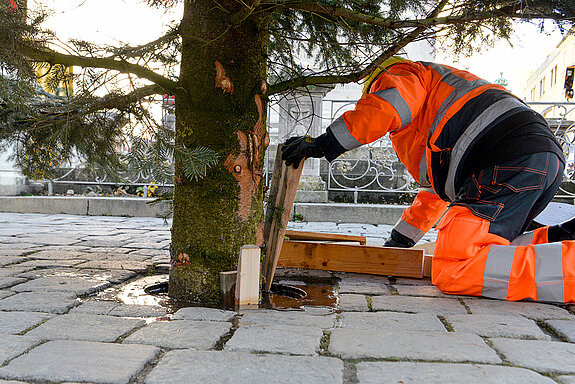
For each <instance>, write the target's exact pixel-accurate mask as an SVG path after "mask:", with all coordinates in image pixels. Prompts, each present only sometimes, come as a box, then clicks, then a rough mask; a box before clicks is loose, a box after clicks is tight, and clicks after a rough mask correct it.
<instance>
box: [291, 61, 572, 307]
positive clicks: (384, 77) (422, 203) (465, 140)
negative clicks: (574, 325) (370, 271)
mask: <svg viewBox="0 0 575 384" xmlns="http://www.w3.org/2000/svg"><path fill="white" fill-rule="evenodd" d="M388 133H389V135H390V139H391V141H392V143H393V148H394V150H395V152H396V154H397V156H398V157H399V160H400V161H401V162H402V163H403V164H404V165H405V166H406V168H407V170H408V171H409V173H410V174H411V176H412V177H413V178H414V179H415V180H416V181H417V182H418V183H419V184H420V186H421V189H420V191H419V193H418V194H417V196H416V197H415V201H414V202H413V204H412V205H411V206H410V207H409V208H407V209H406V210H405V212H404V213H403V215H402V217H401V219H400V220H399V222H398V223H397V224H396V225H395V227H394V228H393V230H392V232H391V237H390V238H389V239H388V240H387V241H386V243H385V245H386V246H395V247H411V246H413V245H414V244H415V243H416V242H417V241H419V240H420V239H421V238H422V236H423V235H424V234H425V233H426V232H427V231H428V230H430V229H431V228H432V226H433V225H435V224H436V223H437V221H438V220H439V219H440V218H441V221H440V222H439V224H437V230H438V236H437V243H436V248H435V254H434V257H433V263H432V282H433V284H435V285H436V286H437V287H438V288H439V289H440V290H441V291H443V292H444V293H449V294H460V295H473V296H485V297H490V298H498V299H506V300H522V299H532V300H536V301H552V302H575V241H571V240H574V239H575V219H573V220H571V221H568V222H566V223H562V224H561V225H554V226H549V227H544V228H540V229H537V230H535V231H533V232H529V233H524V232H525V230H526V229H527V227H528V226H529V224H530V223H531V221H532V220H533V219H534V218H535V217H536V216H537V215H538V214H539V213H540V212H541V211H542V210H543V209H544V208H545V207H546V206H547V204H548V203H549V202H550V201H551V199H552V198H553V196H554V195H555V193H556V191H557V189H558V188H559V184H560V182H561V179H562V173H563V170H564V164H565V159H564V156H563V151H562V149H561V146H560V145H559V143H558V142H557V140H556V138H555V136H554V135H553V133H552V132H551V131H550V129H549V127H548V125H547V123H546V121H545V120H544V119H543V117H542V116H541V115H539V114H538V113H536V112H534V111H533V110H531V109H530V108H529V107H528V106H527V105H525V104H524V103H523V102H522V101H521V100H519V99H518V98H516V97H515V96H513V95H512V94H510V93H509V92H507V91H506V90H505V88H503V87H501V86H499V85H495V84H490V83H488V82H487V81H485V80H482V79H480V78H478V77H477V76H475V75H473V74H471V73H469V72H466V71H463V70H458V69H455V68H452V67H449V66H446V65H441V64H436V63H428V62H412V61H408V60H404V59H401V58H398V57H393V58H391V59H389V60H387V61H386V62H385V63H384V64H383V65H382V66H381V67H380V68H379V69H378V70H376V71H375V72H374V73H373V74H372V75H371V76H370V77H369V78H368V81H367V82H366V87H365V92H364V96H363V97H362V98H361V99H360V100H359V101H358V103H357V105H356V107H355V109H354V110H352V111H348V112H346V113H344V114H343V115H342V116H341V117H339V118H338V119H336V120H335V121H334V122H333V123H332V124H331V125H330V126H329V127H328V128H327V131H326V133H325V134H323V135H320V136H319V137H317V138H312V137H309V136H303V137H292V138H290V139H288V140H287V141H286V143H285V144H284V146H283V147H282V151H283V153H282V157H283V159H284V160H285V161H286V164H287V165H292V164H293V165H294V166H296V167H297V165H298V164H299V163H300V161H301V159H303V158H306V157H325V158H326V159H327V160H329V161H332V160H333V159H335V158H336V157H338V156H339V155H340V154H342V153H344V152H345V151H349V150H351V149H354V148H357V147H359V146H361V145H363V144H368V143H371V142H373V141H375V140H377V139H379V138H381V137H382V136H384V135H386V134H388ZM446 210H447V212H446ZM442 216H443V217H442Z"/></svg>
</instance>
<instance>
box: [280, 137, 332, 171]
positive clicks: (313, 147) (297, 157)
mask: <svg viewBox="0 0 575 384" xmlns="http://www.w3.org/2000/svg"><path fill="white" fill-rule="evenodd" d="M320 144H321V140H319V142H318V140H317V139H314V138H313V137H311V136H307V135H306V136H295V137H290V138H289V139H287V141H286V142H285V143H284V144H283V145H282V160H284V161H285V162H286V165H287V166H288V167H289V166H290V165H293V167H294V168H297V167H299V164H300V162H301V161H302V160H303V159H304V158H306V157H323V156H324V151H323V148H322V147H321V145H320Z"/></svg>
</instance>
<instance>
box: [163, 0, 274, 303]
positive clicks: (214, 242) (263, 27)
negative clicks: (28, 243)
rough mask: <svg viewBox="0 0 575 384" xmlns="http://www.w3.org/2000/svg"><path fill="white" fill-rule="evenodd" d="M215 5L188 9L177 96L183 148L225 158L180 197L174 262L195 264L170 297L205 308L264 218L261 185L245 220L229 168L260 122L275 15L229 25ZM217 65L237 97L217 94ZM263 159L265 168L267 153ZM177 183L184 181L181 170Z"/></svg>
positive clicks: (185, 267)
mask: <svg viewBox="0 0 575 384" xmlns="http://www.w3.org/2000/svg"><path fill="white" fill-rule="evenodd" d="M220 4H221V6H222V7H223V8H226V9H228V10H230V11H232V10H233V9H236V8H237V6H238V3H237V2H235V1H227V2H223V3H220ZM213 5H214V3H213V2H212V1H207V0H200V1H193V2H186V3H185V9H184V18H183V23H182V36H183V41H182V67H181V74H180V81H179V84H180V86H181V88H180V89H179V91H178V93H177V95H176V119H177V124H176V141H177V143H179V144H183V145H185V146H187V147H189V148H194V147H196V146H207V147H209V148H211V149H213V150H216V151H217V152H218V153H219V154H220V163H219V164H218V165H217V166H215V167H213V168H211V169H210V170H209V171H208V174H207V175H206V177H205V178H204V179H202V180H200V181H196V180H185V179H184V182H183V184H182V185H177V186H176V187H175V191H174V219H173V226H172V246H173V249H174V254H175V255H178V254H180V253H182V252H183V253H185V254H187V255H188V257H189V262H187V263H178V264H177V265H174V266H173V267H172V270H171V271H170V288H169V291H170V296H172V297H177V298H184V299H191V300H194V301H202V302H206V301H217V300H218V298H219V272H220V271H228V270H234V269H235V268H236V266H237V256H238V252H239V249H240V248H241V247H242V246H243V245H245V244H253V243H255V242H256V234H257V229H258V227H259V224H260V222H261V220H262V216H263V185H262V184H263V182H260V183H259V185H258V186H257V191H256V193H255V194H252V197H251V209H250V212H249V215H248V216H247V218H246V219H242V218H241V217H240V216H239V215H238V199H239V186H238V182H237V181H236V180H235V179H234V177H233V176H232V174H230V172H229V171H228V170H226V169H225V168H224V165H223V164H224V161H225V160H226V158H227V157H228V156H229V155H230V154H231V155H237V154H239V153H240V148H239V143H238V137H237V134H236V131H242V132H244V133H246V134H247V133H248V132H250V131H251V130H252V129H253V127H254V125H255V124H256V122H257V121H258V118H259V115H258V111H257V108H256V105H255V103H254V95H255V94H256V93H257V92H259V90H260V84H261V81H263V80H265V78H266V68H265V60H266V57H265V56H266V51H267V41H268V17H269V15H266V14H258V15H257V16H250V17H249V18H248V19H246V20H245V21H244V22H242V23H241V24H239V25H237V26H231V25H230V24H229V23H228V22H227V17H228V15H229V13H227V12H224V11H223V10H222V9H220V8H215V7H213ZM216 61H219V62H220V63H221V64H222V66H223V68H224V70H225V72H226V76H228V77H229V78H230V80H231V81H232V83H233V85H234V90H233V94H229V93H225V92H224V91H223V90H222V89H220V88H216V87H215V77H216V69H215V62H216ZM264 126H265V124H264ZM260 156H261V163H262V164H263V156H264V153H263V151H262V153H261V154H260ZM249 166H250V167H251V164H249ZM176 176H178V177H182V174H181V173H180V165H179V164H178V163H176Z"/></svg>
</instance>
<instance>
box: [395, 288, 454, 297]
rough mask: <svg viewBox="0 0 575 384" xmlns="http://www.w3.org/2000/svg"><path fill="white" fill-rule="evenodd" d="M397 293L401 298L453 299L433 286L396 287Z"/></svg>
mask: <svg viewBox="0 0 575 384" xmlns="http://www.w3.org/2000/svg"><path fill="white" fill-rule="evenodd" d="M395 289H396V290H397V293H399V294H400V295H402V296H426V297H443V298H450V299H453V298H454V296H453V295H446V294H445V293H443V292H441V291H440V290H439V289H437V288H435V287H434V286H433V285H396V286H395Z"/></svg>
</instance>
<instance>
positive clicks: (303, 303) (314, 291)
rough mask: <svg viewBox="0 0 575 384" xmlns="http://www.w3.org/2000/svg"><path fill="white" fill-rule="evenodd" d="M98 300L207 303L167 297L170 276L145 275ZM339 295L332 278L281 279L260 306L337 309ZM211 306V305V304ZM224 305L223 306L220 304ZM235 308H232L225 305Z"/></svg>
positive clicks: (170, 307) (176, 305)
mask: <svg viewBox="0 0 575 384" xmlns="http://www.w3.org/2000/svg"><path fill="white" fill-rule="evenodd" d="M95 299H96V300H106V301H115V302H120V303H123V304H132V305H160V306H163V307H165V308H166V309H167V311H168V313H173V312H175V311H177V310H178V309H181V308H184V307H193V306H206V305H205V304H198V303H193V302H187V301H182V300H175V299H172V298H170V297H169V296H168V275H154V276H146V277H142V278H140V279H137V280H135V281H132V282H129V283H126V284H122V285H119V286H116V287H112V288H108V289H106V290H104V291H103V292H101V293H99V294H97V295H96V296H95ZM337 304H338V298H337V293H336V291H335V282H334V281H333V280H331V279H324V280H317V279H314V280H312V281H306V280H305V279H302V280H299V279H298V280H294V279H290V280H278V281H277V283H274V284H273V286H272V292H271V293H269V294H264V295H263V298H262V302H261V303H260V308H268V309H272V308H273V309H303V308H304V307H323V308H331V309H334V310H335V309H337ZM208 306H209V305H208ZM218 308H221V307H218ZM225 309H233V308H225Z"/></svg>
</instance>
